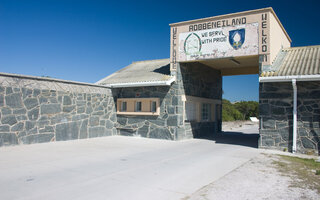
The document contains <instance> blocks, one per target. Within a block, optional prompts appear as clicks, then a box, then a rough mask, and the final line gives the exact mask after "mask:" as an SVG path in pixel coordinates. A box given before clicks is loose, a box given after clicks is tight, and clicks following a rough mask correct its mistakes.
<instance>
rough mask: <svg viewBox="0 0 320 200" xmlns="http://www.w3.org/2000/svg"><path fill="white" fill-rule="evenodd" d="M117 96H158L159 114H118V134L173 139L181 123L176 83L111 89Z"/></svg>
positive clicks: (115, 96) (180, 108)
mask: <svg viewBox="0 0 320 200" xmlns="http://www.w3.org/2000/svg"><path fill="white" fill-rule="evenodd" d="M112 92H113V95H114V99H115V100H116V99H117V98H151V97H152V98H159V99H160V115H159V116H130V115H118V122H117V124H116V128H117V130H118V133H119V134H120V135H139V136H142V137H147V138H160V139H169V140H174V139H176V137H177V127H178V126H179V125H183V121H182V120H183V118H182V116H181V115H179V113H182V112H183V111H182V109H183V107H182V101H181V100H180V101H179V97H178V96H177V95H178V93H179V90H178V85H177V84H176V83H174V84H173V85H172V86H158V87H136V88H122V89H112Z"/></svg>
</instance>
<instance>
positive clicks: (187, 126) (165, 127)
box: [112, 63, 222, 140]
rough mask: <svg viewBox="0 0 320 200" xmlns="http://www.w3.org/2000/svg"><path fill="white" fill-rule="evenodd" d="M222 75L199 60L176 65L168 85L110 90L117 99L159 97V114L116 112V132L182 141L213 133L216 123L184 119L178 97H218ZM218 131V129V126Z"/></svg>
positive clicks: (220, 92) (219, 97) (181, 101)
mask: <svg viewBox="0 0 320 200" xmlns="http://www.w3.org/2000/svg"><path fill="white" fill-rule="evenodd" d="M221 86H222V78H221V74H220V72H219V71H216V70H214V69H211V68H209V67H207V66H205V65H202V64H199V63H193V64H181V65H180V66H178V69H177V73H176V81H175V82H174V83H173V84H172V85H171V86H157V87H134V88H121V89H112V93H113V97H114V99H115V100H116V99H117V98H150V97H152V98H160V115H159V116H130V115H118V118H117V119H118V121H117V124H116V128H117V130H118V134H120V135H138V136H142V137H148V138H160V139H169V140H182V139H187V138H193V137H201V135H208V134H214V132H215V131H216V130H217V129H216V127H218V124H219V123H220V127H221V121H220V122H202V123H189V122H184V112H185V110H184V109H185V108H184V102H183V100H182V99H183V98H182V96H184V95H190V96H196V97H203V98H210V99H218V100H221V98H222V88H221ZM220 130H221V128H220Z"/></svg>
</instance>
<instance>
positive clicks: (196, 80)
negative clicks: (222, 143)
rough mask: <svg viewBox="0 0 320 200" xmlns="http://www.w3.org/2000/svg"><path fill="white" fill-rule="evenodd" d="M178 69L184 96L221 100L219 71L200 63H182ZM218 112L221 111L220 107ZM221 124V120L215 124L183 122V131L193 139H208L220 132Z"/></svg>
mask: <svg viewBox="0 0 320 200" xmlns="http://www.w3.org/2000/svg"><path fill="white" fill-rule="evenodd" d="M180 68H181V78H182V85H183V88H184V93H185V95H187V96H195V97H202V98H208V99H215V100H222V76H221V72H220V71H218V70H215V69H212V68H210V67H208V66H206V65H203V64H201V63H184V64H181V65H180ZM215 111H216V109H215ZM220 111H222V109H221V105H220ZM220 116H222V113H220ZM221 123H222V121H221V119H220V120H216V121H215V122H185V129H186V131H187V133H188V132H191V133H192V135H193V137H194V138H201V137H210V136H212V135H213V134H215V133H216V132H220V131H221ZM188 135H190V134H188Z"/></svg>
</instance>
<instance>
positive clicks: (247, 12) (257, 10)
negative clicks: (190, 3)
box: [169, 7, 274, 26]
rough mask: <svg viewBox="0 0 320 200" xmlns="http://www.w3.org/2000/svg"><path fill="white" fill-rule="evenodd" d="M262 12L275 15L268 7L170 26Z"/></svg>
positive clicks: (172, 24) (175, 24)
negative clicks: (269, 12)
mask: <svg viewBox="0 0 320 200" xmlns="http://www.w3.org/2000/svg"><path fill="white" fill-rule="evenodd" d="M262 11H271V12H273V13H274V11H273V9H272V7H266V8H259V9H255V10H246V11H241V12H236V13H229V14H224V15H217V16H212V17H205V18H200V19H193V20H187V21H182V22H176V23H171V24H169V26H177V25H183V24H187V23H194V22H199V21H205V20H212V19H220V18H225V17H232V16H237V15H244V14H253V13H259V12H262Z"/></svg>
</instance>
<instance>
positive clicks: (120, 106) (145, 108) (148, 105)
mask: <svg viewBox="0 0 320 200" xmlns="http://www.w3.org/2000/svg"><path fill="white" fill-rule="evenodd" d="M117 114H118V115H152V116H156V115H160V99H159V98H118V99H117Z"/></svg>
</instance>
